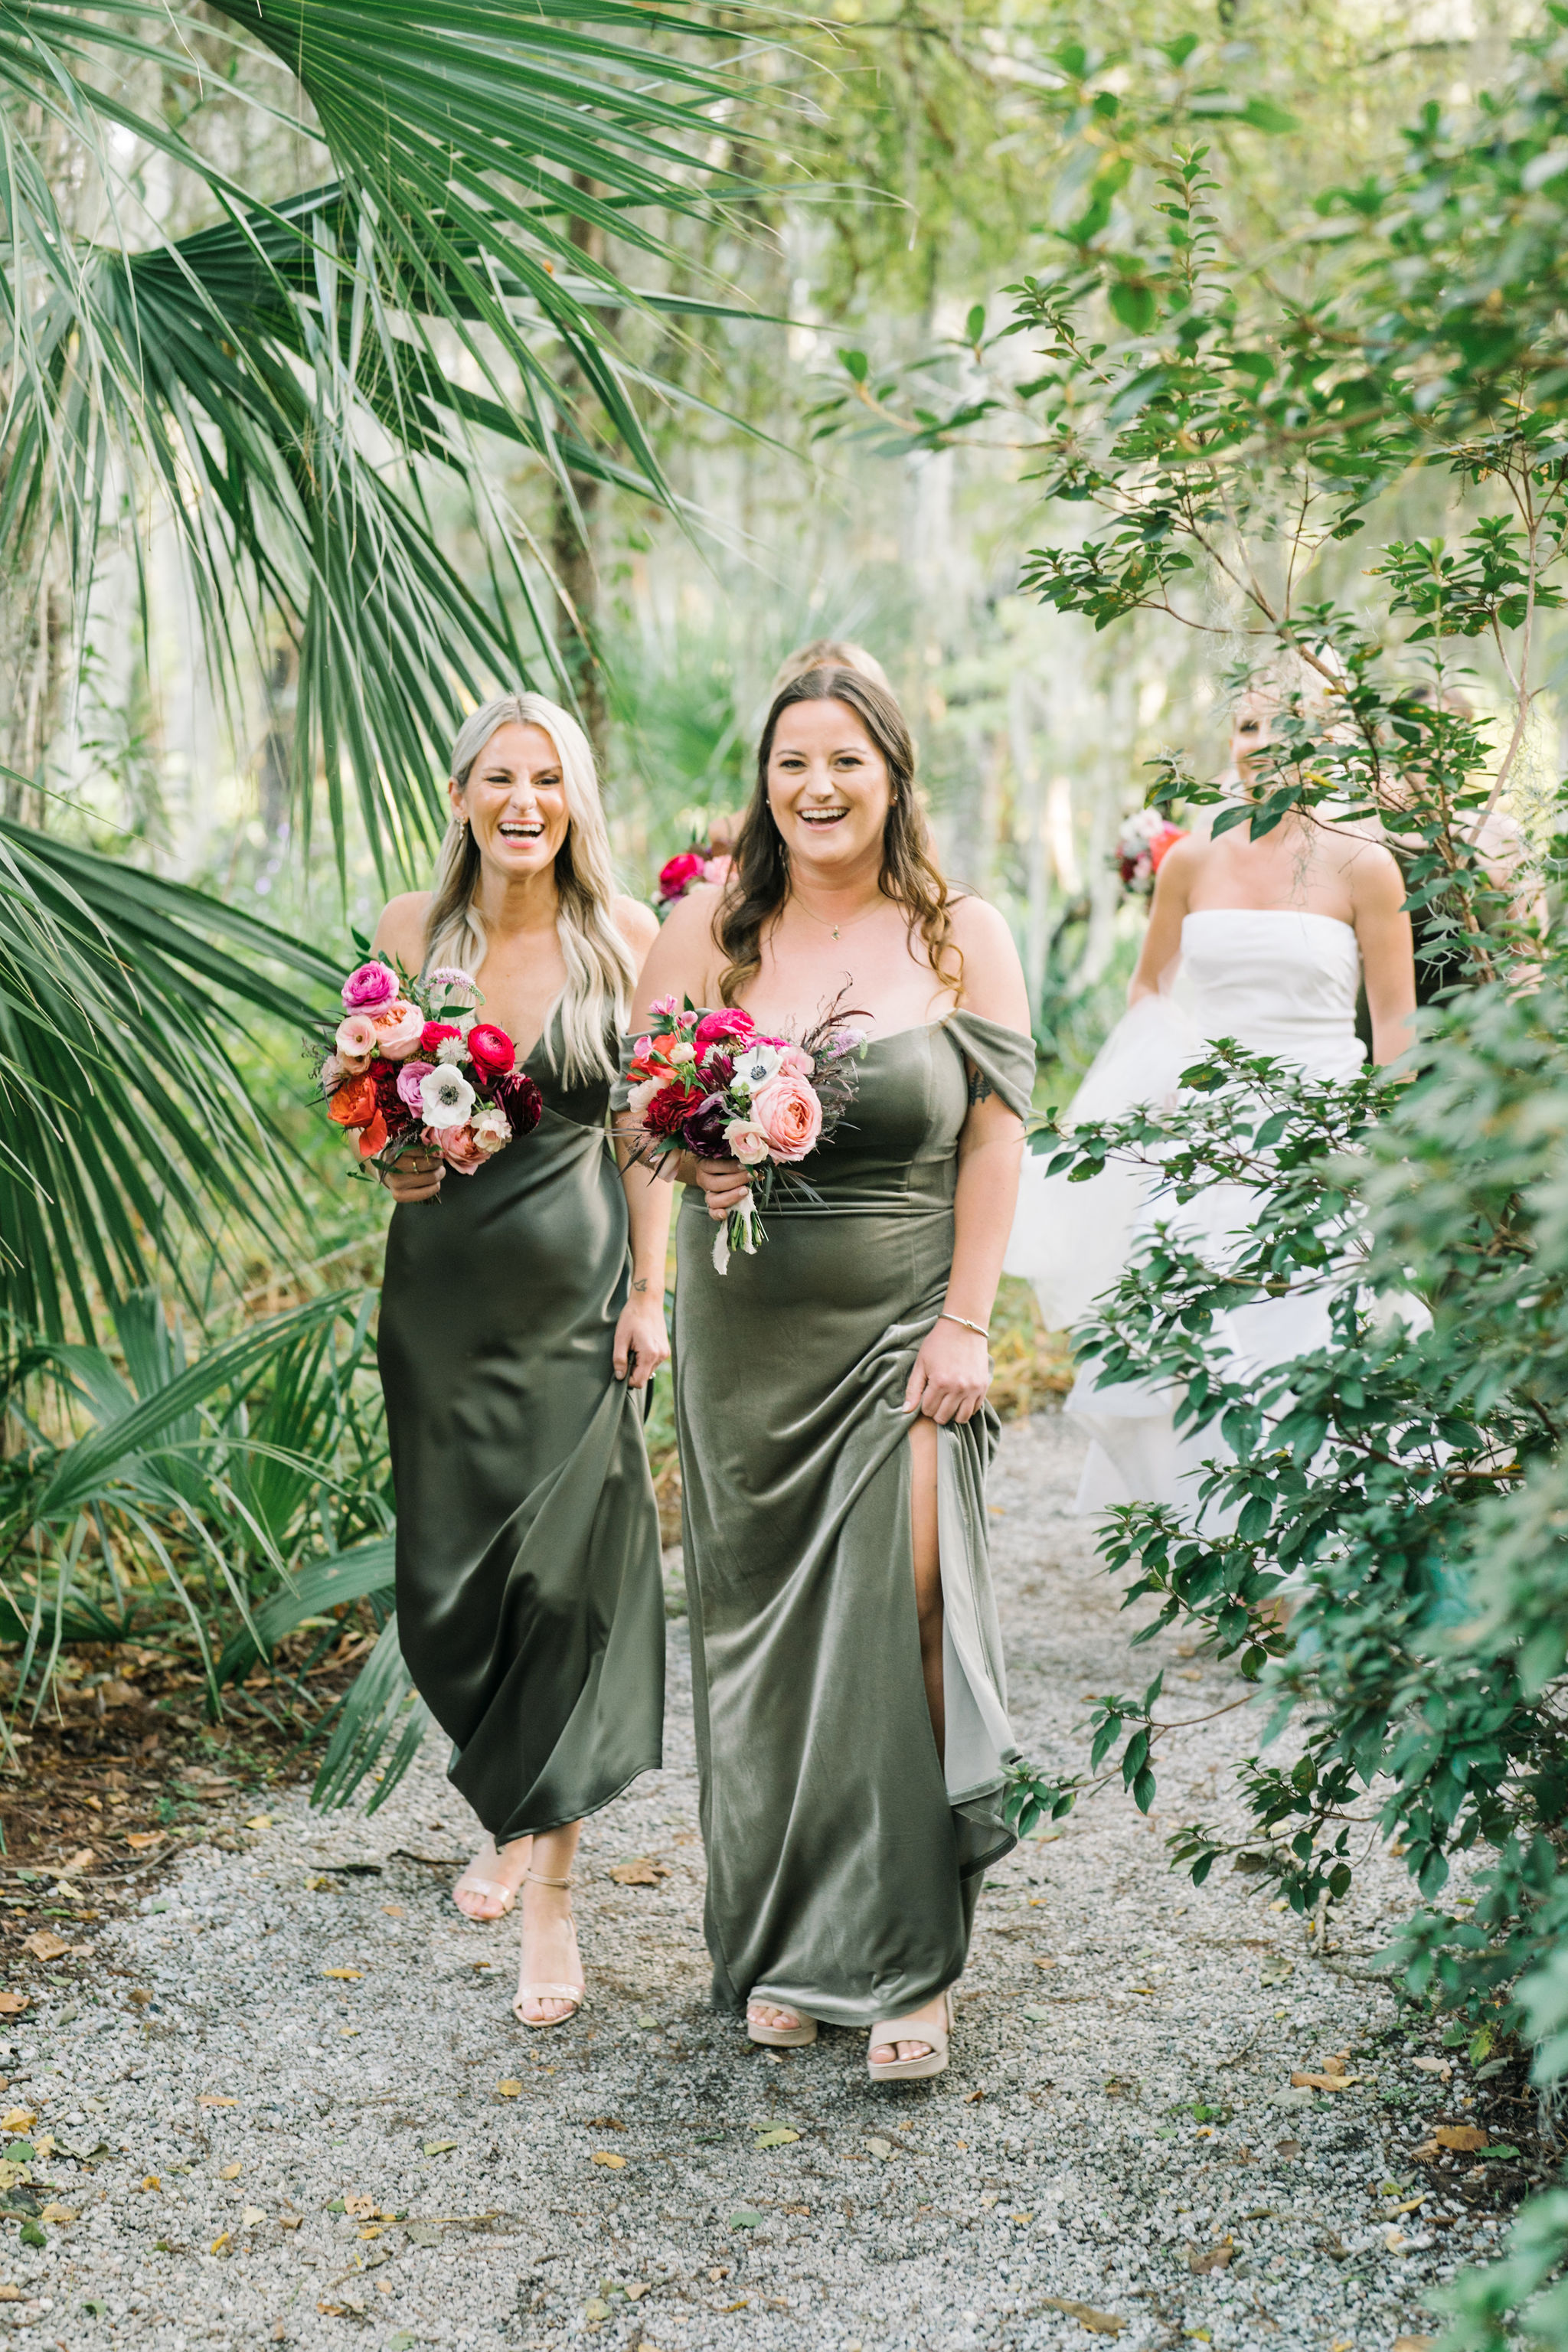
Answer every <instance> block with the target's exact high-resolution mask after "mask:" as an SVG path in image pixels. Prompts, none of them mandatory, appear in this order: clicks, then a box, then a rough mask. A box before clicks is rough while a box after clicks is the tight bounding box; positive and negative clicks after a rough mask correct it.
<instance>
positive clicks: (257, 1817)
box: [245, 1813, 272, 1830]
mask: <svg viewBox="0 0 1568 2352" xmlns="http://www.w3.org/2000/svg"><path fill="white" fill-rule="evenodd" d="M245 1826H246V1828H247V1830H269V1829H270V1828H271V1827H272V1816H271V1814H270V1813H252V1814H251V1816H250V1819H249V1820H248V1821H247V1822H246V1824H245Z"/></svg>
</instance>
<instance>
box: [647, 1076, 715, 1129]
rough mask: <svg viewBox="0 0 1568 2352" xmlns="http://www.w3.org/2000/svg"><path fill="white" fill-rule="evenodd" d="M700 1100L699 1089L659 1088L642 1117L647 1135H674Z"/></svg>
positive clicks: (700, 1091) (700, 1090)
mask: <svg viewBox="0 0 1568 2352" xmlns="http://www.w3.org/2000/svg"><path fill="white" fill-rule="evenodd" d="M701 1100H702V1089H701V1087H660V1088H659V1090H658V1094H656V1095H655V1097H654V1098H653V1100H652V1102H650V1103H649V1105H648V1107H647V1109H646V1110H645V1111H644V1113H643V1115H642V1123H643V1126H644V1128H645V1129H647V1133H648V1134H649V1135H674V1134H676V1133H678V1132H679V1129H680V1128H681V1127H682V1126H683V1125H684V1124H685V1122H686V1119H687V1118H688V1117H689V1115H690V1113H691V1112H692V1111H694V1110H695V1109H696V1108H697V1106H698V1104H699V1103H700V1101H701Z"/></svg>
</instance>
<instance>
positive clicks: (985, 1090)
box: [969, 1070, 996, 1103]
mask: <svg viewBox="0 0 1568 2352" xmlns="http://www.w3.org/2000/svg"><path fill="white" fill-rule="evenodd" d="M995 1091H996V1089H995V1087H994V1086H993V1085H992V1083H991V1081H990V1079H989V1078H988V1077H987V1076H986V1075H985V1073H984V1070H973V1071H971V1073H970V1077H969V1099H970V1101H971V1102H972V1103H983V1102H989V1101H990V1099H991V1097H992V1096H993V1095H994V1093H995Z"/></svg>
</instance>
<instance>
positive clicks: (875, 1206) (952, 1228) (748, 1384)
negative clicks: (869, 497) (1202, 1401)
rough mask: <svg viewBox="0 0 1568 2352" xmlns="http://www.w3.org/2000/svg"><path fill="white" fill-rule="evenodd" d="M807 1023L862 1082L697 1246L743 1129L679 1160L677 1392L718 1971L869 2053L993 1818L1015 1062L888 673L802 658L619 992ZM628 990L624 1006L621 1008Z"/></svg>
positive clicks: (936, 1980) (938, 2015)
mask: <svg viewBox="0 0 1568 2352" xmlns="http://www.w3.org/2000/svg"><path fill="white" fill-rule="evenodd" d="M669 995H674V996H675V997H676V998H678V999H679V998H681V997H683V996H684V997H689V998H690V999H691V1000H692V1002H694V1003H699V1004H703V1005H707V1006H710V1007H717V1006H719V1005H720V1004H728V1005H737V1006H740V1007H742V1009H743V1010H744V1011H746V1012H748V1013H751V1014H752V1015H753V1016H754V1018H755V1020H756V1022H757V1024H758V1025H759V1026H760V1027H762V1028H763V1029H766V1030H771V1031H773V1032H774V1033H775V1034H794V1035H796V1036H799V1035H801V1034H804V1033H805V1031H807V1030H809V1029H810V1028H811V1027H812V1026H813V1025H814V1024H816V1022H817V1021H818V1020H819V1019H820V1018H821V1016H822V1014H823V1013H825V1011H826V1009H827V1008H828V1007H829V1006H830V1005H832V1004H833V1003H836V1002H837V1003H840V1004H842V1006H843V1007H845V1008H846V1017H848V1014H849V1008H853V1013H854V1016H855V1018H856V1022H857V1025H858V1026H860V1027H863V1028H864V1030H865V1032H866V1034H867V1038H868V1043H867V1046H866V1050H865V1054H864V1056H863V1058H862V1060H861V1062H860V1064H859V1067H858V1093H857V1097H856V1100H855V1102H854V1103H853V1104H852V1105H851V1107H850V1108H849V1111H848V1113H847V1117H846V1119H845V1122H844V1124H843V1125H842V1126H841V1127H840V1128H839V1129H838V1131H837V1135H836V1136H835V1137H834V1138H833V1139H832V1140H831V1141H830V1142H829V1143H828V1144H827V1145H826V1146H824V1147H823V1148H822V1149H821V1150H818V1151H816V1152H815V1153H813V1154H812V1156H811V1157H810V1158H809V1159H808V1160H805V1162H804V1163H803V1165H802V1171H801V1172H802V1174H803V1175H805V1177H807V1178H808V1179H809V1181H810V1182H811V1184H812V1185H813V1187H814V1188H815V1189H816V1192H817V1193H818V1194H819V1195H820V1199H819V1201H818V1202H816V1203H815V1204H814V1203H812V1202H808V1201H805V1200H799V1199H793V1200H792V1199H789V1198H787V1197H785V1198H781V1199H778V1200H775V1202H774V1203H773V1206H772V1207H771V1208H770V1209H769V1211H768V1213H767V1217H766V1226H767V1238H766V1240H765V1241H764V1242H763V1244H762V1245H761V1247H760V1248H759V1249H758V1250H757V1252H756V1254H755V1255H754V1256H744V1255H736V1256H735V1257H733V1258H732V1259H731V1264H730V1268H729V1271H728V1273H727V1274H726V1275H723V1276H721V1275H719V1274H718V1273H717V1272H716V1271H715V1269H714V1266H713V1262H712V1255H711V1250H710V1235H711V1233H712V1223H711V1221H712V1220H717V1219H721V1218H723V1217H724V1216H725V1215H726V1214H727V1213H728V1212H729V1211H730V1209H731V1208H732V1207H733V1206H735V1205H737V1204H738V1203H739V1202H740V1201H741V1200H742V1197H743V1194H744V1188H745V1181H746V1180H745V1177H744V1174H743V1171H742V1170H741V1169H740V1168H739V1167H738V1166H737V1165H736V1164H735V1163H734V1162H733V1161H700V1162H699V1161H696V1160H683V1161H682V1162H681V1163H680V1167H679V1173H680V1175H681V1176H682V1178H683V1180H684V1181H685V1183H686V1185H687V1191H686V1194H685V1200H684V1204H683V1206H682V1209H681V1213H680V1219H679V1245H678V1246H679V1275H678V1281H677V1290H676V1329H675V1352H676V1367H677V1381H676V1404H677V1413H678V1419H679V1435H680V1453H681V1469H682V1483H683V1492H684V1507H685V1513H686V1568H687V1577H688V1583H689V1596H690V1619H691V1639H692V1663H693V1680H694V1685H695V1700H696V1712H697V1731H698V1748H699V1760H700V1772H701V1798H702V1825H703V1834H704V1838H705V1841H706V1843H707V1849H708V1871H709V1886H708V1905H707V1917H706V1929H707V1937H708V1945H709V1949H710V1953H711V1955H712V1958H713V1966H714V1999H715V2001H716V2003H717V2004H718V2005H720V2006H721V2007H727V2008H731V2009H734V2010H736V2011H742V2010H743V2011H744V2012H745V2016H746V2021H747V2030H748V2032H749V2033H750V2035H751V2038H752V2040H753V2041H755V2042H766V2043H773V2044H784V2045H785V2046H788V2045H794V2044H799V2043H802V2042H809V2041H812V2040H814V2039H815V2037H816V2030H817V2023H818V2021H823V2022H826V2023H831V2024H835V2025H841V2026H850V2027H861V2028H866V2027H869V2028H870V2030H871V2032H870V2042H869V2044H868V2064H869V2067H870V2072H871V2074H872V2077H873V2079H875V2080H879V2081H899V2080H906V2079H910V2078H911V2077H915V2076H921V2075H926V2074H936V2073H938V2072H940V2070H941V2069H942V2067H943V2066H944V2065H945V2064H946V2063H947V2053H948V2037H949V2032H950V2029H951V2024H952V2007H951V1989H952V1985H953V1984H954V1982H955V1981H956V1979H957V1978H958V1977H959V1975H960V1974H961V1972H962V1970H963V1965H964V1959H965V1956H966V1953H967V1949H968V1943H969V1935H970V1929H971V1926H972V1924H973V1911H974V1899H975V1896H976V1894H977V1893H978V1890H979V1886H980V1883H981V1876H982V1874H983V1873H984V1868H985V1865H986V1864H987V1863H989V1862H991V1861H994V1859H995V1858H996V1857H997V1856H998V1855H999V1854H1001V1853H1005V1852H1006V1850H1007V1849H1008V1847H1010V1846H1011V1845H1012V1843H1014V1840H1013V1837H1012V1834H1011V1832H1009V1830H1008V1828H1007V1826H1006V1823H1005V1821H1004V1819H1003V1817H1002V1811H1001V1802H1000V1796H1001V1790H1002V1787H1003V1783H1004V1780H1005V1775H1006V1769H1007V1766H1008V1763H1009V1761H1010V1759H1011V1758H1012V1756H1013V1753H1014V1748H1013V1741H1012V1736H1011V1733H1010V1731H1009V1729H1008V1725H1007V1717H1006V1707H1005V1690H1004V1679H1003V1670H1002V1662H1001V1655H1000V1644H999V1641H998V1637H997V1630H996V1619H995V1611H994V1604H993V1601H992V1597H991V1586H990V1577H989V1570H988V1564H987V1557H986V1521H985V1474H986V1468H987V1465H988V1464H989V1461H990V1458H991V1454H992V1450H993V1447H994V1441H995V1433H996V1422H995V1416H994V1413H993V1412H991V1410H990V1408H989V1406H988V1405H987V1403H986V1389H987V1385H988V1382H989V1378H990V1368H989V1361H988V1357H987V1350H986V1331H987V1326H988V1323H989V1320H990V1315H991V1309H992V1304H993V1301H994V1296H995V1291H996V1285H997V1280H998V1277H999V1275H1000V1272H1001V1265H1002V1254H1003V1251H1004V1249H1005V1245H1006V1240H1007V1234H1008V1230H1009V1228H1010V1225H1011V1223H1012V1217H1013V1204H1014V1199H1015V1196H1016V1190H1017V1181H1018V1164H1019V1159H1020V1156H1021V1151H1022V1144H1023V1135H1024V1119H1025V1116H1026V1112H1027V1108H1028V1103H1029V1091H1030V1085H1031V1081H1032V1077H1033V1073H1034V1063H1035V1055H1034V1047H1033V1045H1032V1044H1031V1042H1030V1037H1029V1024H1028V1007H1027V1001H1026V992H1025V987H1024V980H1023V974H1022V972H1021V971H1020V969H1019V964H1018V958H1017V955H1016V950H1015V949H1014V946H1013V941H1012V939H1011V937H1010V935H1009V933H1008V930H1007V927H1006V925H1005V922H1004V921H1003V919H1002V918H1001V916H1000V915H999V914H998V913H997V912H996V911H995V909H994V908H992V907H989V906H987V905H986V904H985V903H984V901H983V900H981V899H979V898H972V897H967V896H960V895H956V894H954V893H952V891H950V890H949V888H948V887H947V885H946V884H945V882H944V881H943V880H942V876H941V874H940V873H939V872H938V870H937V868H936V866H935V865H934V863H933V862H932V858H931V850H930V847H929V845H928V843H927V838H926V832H925V825H924V822H923V819H922V817H921V813H920V808H919V804H918V802H917V799H916V796H915V786H914V752H913V746H912V744H911V742H910V735H909V730H908V729H907V728H906V727H905V725H904V722H903V719H902V717H901V714H900V710H899V707H898V705H897V703H896V702H895V701H894V699H893V698H892V697H891V695H889V694H888V693H886V692H885V691H884V690H882V689H881V688H879V687H878V686H877V685H876V684H875V683H874V682H871V681H869V680H868V679H867V678H866V677H863V676H860V675H858V674H857V673H856V672H854V671H852V670H849V669H845V668H832V667H827V668H820V667H818V668H813V669H812V670H811V671H809V673H807V674H806V675H805V676H802V677H797V678H796V679H795V680H794V681H793V682H792V683H791V684H789V685H787V686H786V687H785V688H784V689H783V691H782V692H781V693H780V694H779V695H778V697H777V698H776V699H775V701H774V703H773V709H771V711H770V712H769V715H768V719H767V723H766V726H765V728H764V730H763V740H762V745H761V749H760V751H759V756H758V780H757V787H756V793H755V796H754V798H753V800H752V804H751V807H750V809H749V810H748V812H747V816H746V820H745V824H744V828H743V830H742V836H741V841H740V845H739V848H738V851H737V859H736V870H735V874H734V877H733V878H732V879H731V883H730V884H729V885H728V886H727V887H726V888H725V890H724V891H723V892H722V893H721V892H720V891H719V890H717V889H714V888H703V889H699V890H696V891H693V892H692V893H691V894H690V895H689V897H688V898H685V899H684V900H683V901H682V902H681V904H680V905H679V906H678V907H677V908H676V909H675V910H674V912H673V913H672V914H671V916H670V917H669V919H668V922H667V923H666V925H665V928H664V930H663V932H662V933H661V934H660V937H659V939H658V941H657V942H656V943H655V946H654V948H653V950H652V952H651V954H650V956H649V958H648V961H647V966H646V968H645V970H644V973H643V978H642V982H641V983H640V987H639V991H638V995H637V1013H638V1015H639V1017H643V1018H646V1016H647V1011H648V1008H649V1007H650V1005H651V1004H652V1003H653V1001H654V999H656V998H658V997H663V996H669ZM636 1025H637V1022H636V1021H634V1027H635V1026H636Z"/></svg>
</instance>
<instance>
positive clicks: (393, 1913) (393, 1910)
mask: <svg viewBox="0 0 1568 2352" xmlns="http://www.w3.org/2000/svg"><path fill="white" fill-rule="evenodd" d="M381 1907H382V1909H383V1910H384V1912H385V1914H386V1916H387V1917H388V1918H389V1919H406V1918H407V1916H408V1914H407V1912H406V1911H405V1909H404V1907H403V1906H402V1904H401V1903H384V1904H383V1905H382V1906H381Z"/></svg>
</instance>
